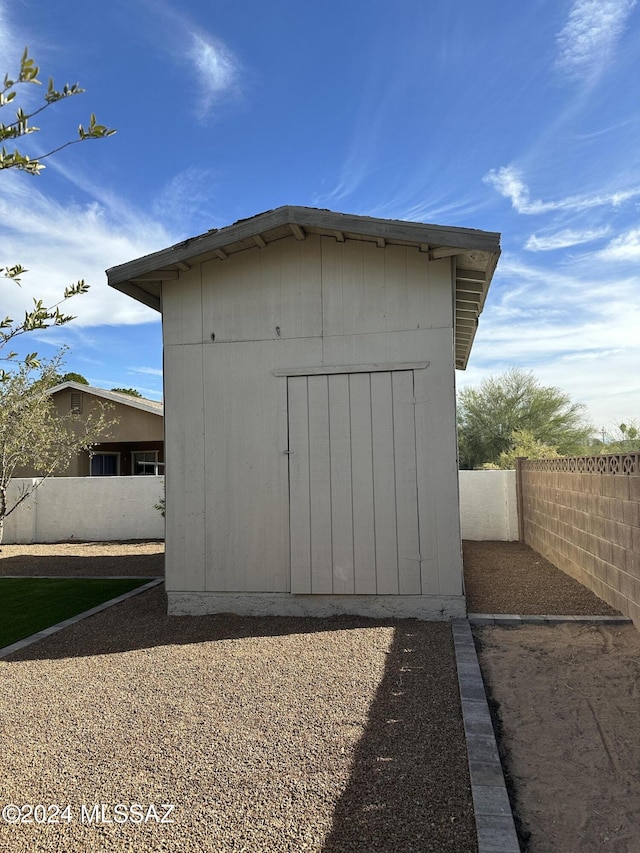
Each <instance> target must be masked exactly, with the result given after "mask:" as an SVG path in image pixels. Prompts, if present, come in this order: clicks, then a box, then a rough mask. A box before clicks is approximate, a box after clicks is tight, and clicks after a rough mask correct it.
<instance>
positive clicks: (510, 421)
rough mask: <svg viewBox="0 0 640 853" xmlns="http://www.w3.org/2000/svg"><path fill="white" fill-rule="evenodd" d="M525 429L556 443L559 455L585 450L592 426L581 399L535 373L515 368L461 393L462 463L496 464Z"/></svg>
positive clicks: (534, 436)
mask: <svg viewBox="0 0 640 853" xmlns="http://www.w3.org/2000/svg"><path fill="white" fill-rule="evenodd" d="M522 430H526V431H527V433H529V434H530V436H531V437H532V439H533V440H535V441H536V442H540V443H541V444H543V445H548V446H549V447H554V448H556V451H557V453H558V454H560V455H561V456H565V455H571V454H575V453H581V452H582V451H583V449H584V447H585V445H586V444H587V443H588V441H589V438H590V436H591V435H592V432H593V429H592V427H591V425H590V424H589V423H588V422H587V420H586V418H585V408H584V406H583V405H582V404H581V403H573V402H572V401H571V398H570V397H569V395H568V394H565V393H564V392H563V391H561V390H560V389H559V388H555V387H546V386H543V385H541V384H540V382H539V381H538V380H537V379H536V378H535V376H534V375H533V373H531V372H528V371H524V370H520V369H518V368H512V369H511V370H508V371H507V372H506V373H503V374H502V375H500V376H497V377H493V376H492V377H489V378H488V379H485V380H483V381H482V382H481V383H480V385H479V386H478V387H477V388H472V387H468V388H463V389H462V390H461V391H460V392H459V394H458V443H459V448H460V466H461V467H462V468H479V467H481V466H482V465H484V464H485V463H487V462H492V463H494V464H498V460H499V458H500V454H501V453H508V452H509V451H510V450H511V449H512V448H513V444H514V433H515V432H516V431H522Z"/></svg>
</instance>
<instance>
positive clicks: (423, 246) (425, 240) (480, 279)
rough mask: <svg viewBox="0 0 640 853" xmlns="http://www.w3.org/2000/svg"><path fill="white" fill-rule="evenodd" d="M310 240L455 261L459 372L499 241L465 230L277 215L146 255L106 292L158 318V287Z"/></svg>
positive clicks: (110, 276)
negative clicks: (246, 254) (198, 268)
mask: <svg viewBox="0 0 640 853" xmlns="http://www.w3.org/2000/svg"><path fill="white" fill-rule="evenodd" d="M308 234H320V235H324V236H331V237H333V238H334V239H336V240H337V241H339V242H344V241H346V240H364V241H368V242H372V243H374V244H375V245H377V246H378V247H379V248H382V249H383V248H384V247H385V246H387V245H392V246H412V247H415V248H417V249H418V250H419V251H420V252H424V253H425V254H427V256H428V257H429V258H430V259H433V260H435V259H439V258H446V257H450V258H453V259H455V276H456V289H455V303H456V304H455V366H456V367H457V368H460V369H462V370H463V369H464V368H465V367H466V365H467V361H468V358H469V353H470V351H471V345H472V343H473V338H474V336H475V333H476V328H477V325H478V317H479V316H480V314H481V312H482V309H483V307H484V302H485V299H486V296H487V291H488V289H489V285H490V283H491V278H492V276H493V272H494V270H495V267H496V264H497V262H498V258H499V256H500V234H499V233H496V232H492V231H478V230H475V229H471V228H453V227H447V226H442V225H426V224H424V223H422V222H405V221H404V220H398V219H376V218H373V217H369V216H353V215H350V214H345V213H335V212H333V211H330V210H318V209H316V208H309V207H290V206H287V207H279V208H277V209H276V210H270V211H267V212H266V213H260V214H258V215H257V216H253V217H251V218H250V219H241V220H240V221H238V222H236V223H234V224H233V225H229V226H228V227H226V228H221V229H219V230H213V231H207V232H206V234H201V235H200V236H198V237H192V238H190V239H189V240H185V241H184V242H182V243H177V244H176V245H175V246H170V247H169V248H167V249H162V250H161V251H159V252H154V253H153V254H151V255H145V256H144V257H142V258H138V259H136V260H133V261H129V262H128V263H126V264H121V265H120V266H116V267H112V268H111V269H108V270H107V281H108V283H109V286H110V287H113V288H115V289H116V290H120V291H121V292H122V293H126V294H127V295H128V296H131V297H132V298H133V299H136V300H138V301H139V302H142V303H144V304H145V305H148V306H150V307H151V308H154V309H155V310H157V311H161V310H162V306H161V292H162V282H163V281H169V280H172V279H178V278H179V277H180V272H181V271H185V270H188V269H189V268H190V267H191V266H193V265H194V264H197V263H202V262H203V261H208V260H214V259H217V260H219V261H220V262H221V263H223V262H224V261H225V260H226V259H227V258H228V257H229V256H230V255H233V254H236V253H237V252H242V251H246V250H248V249H259V250H264V249H267V247H268V246H269V244H270V243H273V242H274V241H276V240H282V239H284V238H287V237H294V238H295V239H296V240H304V239H306V237H307V235H308Z"/></svg>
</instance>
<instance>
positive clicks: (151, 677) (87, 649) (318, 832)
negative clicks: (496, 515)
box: [0, 542, 615, 853]
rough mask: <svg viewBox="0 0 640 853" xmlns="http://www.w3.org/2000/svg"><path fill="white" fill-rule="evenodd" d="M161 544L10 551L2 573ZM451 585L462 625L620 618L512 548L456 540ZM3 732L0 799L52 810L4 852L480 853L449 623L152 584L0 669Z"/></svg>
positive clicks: (100, 563)
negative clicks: (177, 596)
mask: <svg viewBox="0 0 640 853" xmlns="http://www.w3.org/2000/svg"><path fill="white" fill-rule="evenodd" d="M163 550H164V549H163V544H162V543H159V542H147V543H138V542H136V543H115V544H114V543H86V544H83V543H61V544H56V545H53V546H52V545H32V546H12V545H8V546H7V545H5V546H3V548H2V551H1V553H0V575H11V574H16V575H52V576H55V575H85V576H100V575H141V576H147V575H148V576H157V575H161V574H162V573H163V562H164V557H163ZM465 579H466V584H467V595H468V602H469V609H470V610H472V611H475V612H516V613H517V612H520V613H573V614H580V613H586V614H594V613H604V614H606V613H615V611H612V610H611V608H609V607H608V605H606V604H604V602H601V601H600V600H599V599H598V598H596V597H595V596H594V595H593V594H592V593H590V592H589V591H588V590H585V589H584V588H583V587H581V586H580V585H579V584H577V583H576V582H574V581H573V580H572V579H570V578H568V577H567V576H565V575H564V574H563V573H562V572H560V571H559V570H558V569H556V568H555V567H553V566H551V564H549V563H548V562H547V561H545V560H543V558H542V557H540V556H539V555H538V554H536V553H535V552H533V551H532V550H531V549H529V548H526V547H524V546H521V545H519V544H518V543H504V542H488V543H487V542H469V543H465ZM539 630H543V629H539ZM0 725H1V727H2V742H3V750H2V753H0V805H5V804H7V803H18V804H20V805H22V804H29V803H31V804H38V803H39V804H43V805H49V804H51V805H52V806H53V805H54V804H56V805H58V806H60V807H61V810H60V812H59V813H58V814H57V815H56V813H55V809H54V808H50V809H49V810H48V811H47V812H46V818H47V820H50V821H53V820H55V819H57V820H58V823H53V822H52V823H48V824H46V825H42V824H40V823H32V824H28V823H25V824H22V823H21V824H19V825H10V824H7V823H3V822H1V821H0V850H2V851H4V850H7V851H12V853H13V851H16V853H24V852H25V851H29V853H31V851H65V853H66V851H70V853H75V851H82V853H85V851H87V850H91V851H94V850H95V851H136V853H138V851H180V853H183V851H184V853H190V851H215V853H226V851H250V853H261V851H268V853H272V852H273V853H279V851H302V850H306V851H323V853H330V851H335V853H338V851H340V853H342V851H345V853H346V851H370V850H371V851H375V850H379V851H393V853H396V851H397V853H403V851H418V850H419V851H430V850H433V851H438V853H475V851H477V845H476V839H475V824H474V820H473V811H472V806H471V798H470V790H469V779H468V772H467V763H466V748H465V743H464V735H463V730H462V723H461V718H460V704H459V697H458V687H457V677H456V671H455V658H454V653H453V644H452V639H451V631H450V628H449V626H448V625H447V624H445V623H420V622H416V621H413V620H407V621H397V622H374V621H371V620H362V619H351V618H341V619H332V620H313V619H290V618H289V619H284V618H283V619H276V618H268V619H267V618H260V619H258V618H253V619H247V618H241V617H234V616H226V615H225V616H218V617H168V616H166V599H165V596H164V592H163V591H162V589H155V590H151V591H149V592H147V593H143V594H142V595H140V596H138V597H136V598H133V599H130V600H129V601H126V602H124V603H122V604H120V605H118V606H116V607H114V608H111V609H110V610H108V611H105V612H104V613H101V614H98V615H96V616H94V617H91V618H90V619H87V620H85V621H83V622H80V623H78V624H77V625H75V626H72V627H71V628H68V629H65V630H64V631H61V632H60V633H58V634H56V635H54V636H52V637H50V638H48V639H47V640H45V641H42V642H40V643H38V644H35V645H33V646H31V647H29V648H28V649H25V650H23V651H22V652H21V653H17V654H14V655H13V656H11V657H10V658H6V659H4V660H1V661H0ZM545 725H547V726H548V725H549V724H548V723H547V724H545ZM118 803H123V804H131V803H139V804H141V805H143V806H144V807H145V808H144V810H143V811H142V812H140V811H139V810H138V811H136V812H135V813H134V814H131V812H130V811H127V810H124V809H123V810H121V811H120V813H119V814H117V818H118V820H122V819H123V818H124V817H127V818H133V820H140V819H141V818H140V817H138V815H141V817H142V819H143V822H142V823H134V822H133V820H131V819H128V820H127V821H126V822H122V823H120V822H118V821H117V820H116V819H115V818H116V813H115V812H114V811H113V806H114V805H115V804H118ZM164 803H166V804H172V805H174V806H175V808H174V809H173V811H172V812H171V814H170V815H169V819H172V820H173V821H174V822H173V823H167V824H160V823H158V822H157V821H158V820H160V819H161V818H162V816H163V814H164V812H165V811H166V808H163V806H162V804H164ZM67 804H69V807H70V808H69V810H68V811H66V812H65V811H64V807H65V806H66V805H67ZM94 804H104V805H105V811H104V817H105V820H102V819H100V820H99V821H97V820H96V819H95V815H94V816H93V822H89V820H90V818H91V816H92V810H93V807H94ZM151 804H154V805H155V806H156V810H157V811H156V812H154V811H153V810H152V811H148V807H149V806H150V805H151ZM83 806H85V811H84V813H83V808H82V807H83ZM23 816H24V817H27V818H28V817H29V814H28V812H25V811H24V810H23ZM36 817H39V818H41V817H42V810H41V809H40V810H39V811H38V813H37V814H36ZM83 817H84V822H83ZM109 820H111V821H112V822H108V821H109Z"/></svg>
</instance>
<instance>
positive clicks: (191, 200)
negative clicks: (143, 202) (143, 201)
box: [152, 166, 214, 229]
mask: <svg viewBox="0 0 640 853" xmlns="http://www.w3.org/2000/svg"><path fill="white" fill-rule="evenodd" d="M213 183H214V173H213V172H212V170H211V169H202V168H198V167H196V166H189V167H188V168H186V169H183V170H182V171H181V172H179V173H178V174H177V175H174V176H173V177H172V178H171V180H170V181H169V182H168V183H167V184H165V186H164V187H163V188H162V189H161V190H160V192H159V193H158V195H157V196H156V198H155V199H154V201H153V205H152V211H153V214H154V216H157V217H158V219H161V220H162V221H164V222H171V223H175V225H176V226H177V227H179V228H181V229H185V228H187V229H189V228H191V227H192V226H191V224H190V223H192V222H193V223H194V226H193V227H195V228H196V229H197V228H202V227H203V226H202V225H199V224H197V222H198V221H199V220H202V219H203V218H208V217H210V216H211V215H212V214H211V213H210V210H211V200H212V192H211V187H212V185H213ZM206 227H208V228H212V227H214V226H213V225H212V224H210V223H208V224H207V226H206Z"/></svg>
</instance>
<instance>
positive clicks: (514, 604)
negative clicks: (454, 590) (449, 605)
mask: <svg viewBox="0 0 640 853" xmlns="http://www.w3.org/2000/svg"><path fill="white" fill-rule="evenodd" d="M463 550H464V580H465V587H466V595H467V609H468V611H469V613H519V614H527V615H535V614H548V615H555V616H565V615H568V616H616V615H618V616H619V615H620V614H619V612H618V611H617V610H614V608H613V607H610V606H609V605H608V604H607V603H606V602H605V601H603V600H602V599H601V598H598V596H597V595H595V594H594V593H593V592H591V590H589V589H587V588H586V587H585V586H582V584H580V583H578V581H576V580H574V579H573V578H571V577H569V575H566V574H565V573H564V572H562V571H561V570H560V569H558V568H556V566H554V565H553V564H552V563H550V562H549V561H548V560H545V558H544V557H542V556H540V554H538V553H537V552H536V551H534V550H533V549H531V548H530V547H529V546H528V545H524V544H522V543H520V542H471V541H467V542H464V543H463Z"/></svg>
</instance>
